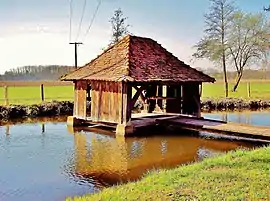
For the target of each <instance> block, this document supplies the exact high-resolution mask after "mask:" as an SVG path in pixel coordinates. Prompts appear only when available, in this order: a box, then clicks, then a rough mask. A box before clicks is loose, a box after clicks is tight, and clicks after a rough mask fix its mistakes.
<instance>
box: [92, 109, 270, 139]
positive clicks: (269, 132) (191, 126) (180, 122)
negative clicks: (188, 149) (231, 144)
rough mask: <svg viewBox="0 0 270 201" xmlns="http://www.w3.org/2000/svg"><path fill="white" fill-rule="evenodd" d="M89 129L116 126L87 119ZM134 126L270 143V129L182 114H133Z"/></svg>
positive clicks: (132, 122)
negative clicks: (171, 129) (224, 135)
mask: <svg viewBox="0 0 270 201" xmlns="http://www.w3.org/2000/svg"><path fill="white" fill-rule="evenodd" d="M87 123H89V125H90V126H89V127H99V126H100V127H107V128H110V129H115V128H116V126H117V125H116V124H112V123H110V122H107V123H105V122H102V123H98V122H91V119H90V118H88V119H87ZM131 124H132V126H133V127H134V128H135V130H136V129H138V128H143V127H148V126H155V125H165V126H175V127H179V128H181V129H186V130H196V131H208V132H209V131H210V132H214V133H222V134H226V135H231V136H241V137H245V138H255V139H263V140H269V141H270V127H262V126H252V125H247V124H237V123H231V122H224V121H218V120H213V119H205V118H197V117H193V116H188V115H182V114H170V113H138V114H132V121H131Z"/></svg>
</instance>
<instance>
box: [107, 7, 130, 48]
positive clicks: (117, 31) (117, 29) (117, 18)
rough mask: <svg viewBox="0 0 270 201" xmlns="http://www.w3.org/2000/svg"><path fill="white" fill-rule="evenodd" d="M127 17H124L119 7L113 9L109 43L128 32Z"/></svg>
mask: <svg viewBox="0 0 270 201" xmlns="http://www.w3.org/2000/svg"><path fill="white" fill-rule="evenodd" d="M126 20H127V17H124V14H123V11H122V10H121V8H119V9H117V10H116V11H114V15H113V17H112V18H111V19H110V23H111V26H112V39H111V45H112V44H115V43H117V42H118V41H119V40H120V39H122V38H123V37H124V36H125V35H127V34H128V33H129V31H128V27H129V26H130V25H128V24H126Z"/></svg>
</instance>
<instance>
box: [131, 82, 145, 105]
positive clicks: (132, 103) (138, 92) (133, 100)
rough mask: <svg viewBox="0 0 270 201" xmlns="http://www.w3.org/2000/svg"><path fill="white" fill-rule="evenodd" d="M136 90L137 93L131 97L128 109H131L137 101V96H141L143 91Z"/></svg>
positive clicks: (140, 89) (141, 89)
mask: <svg viewBox="0 0 270 201" xmlns="http://www.w3.org/2000/svg"><path fill="white" fill-rule="evenodd" d="M135 89H136V90H137V92H136V93H135V95H134V96H133V98H132V100H131V102H130V107H131V108H133V107H134V105H135V103H136V101H137V100H138V98H139V96H140V95H142V92H143V90H144V89H145V88H144V87H140V88H138V87H137V88H135Z"/></svg>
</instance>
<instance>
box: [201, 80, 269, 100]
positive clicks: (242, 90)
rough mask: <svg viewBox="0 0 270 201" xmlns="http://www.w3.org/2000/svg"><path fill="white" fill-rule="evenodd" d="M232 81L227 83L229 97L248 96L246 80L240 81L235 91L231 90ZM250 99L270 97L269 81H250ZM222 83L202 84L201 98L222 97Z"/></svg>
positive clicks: (244, 97) (245, 97)
mask: <svg viewBox="0 0 270 201" xmlns="http://www.w3.org/2000/svg"><path fill="white" fill-rule="evenodd" d="M232 88H233V83H229V97H232V98H243V99H247V98H248V90H247V82H242V83H240V85H239V87H238V89H237V92H232V90H231V89H232ZM250 92H251V93H250V98H251V99H258V98H259V99H270V82H260V81H252V82H250ZM224 95H225V93H224V85H223V83H222V82H216V83H214V84H212V83H205V84H203V91H202V97H203V98H222V97H225V96H224Z"/></svg>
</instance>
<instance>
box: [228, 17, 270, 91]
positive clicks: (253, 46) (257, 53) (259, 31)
mask: <svg viewBox="0 0 270 201" xmlns="http://www.w3.org/2000/svg"><path fill="white" fill-rule="evenodd" d="M232 24H233V26H232V27H231V34H230V38H229V43H228V47H229V50H230V56H231V60H232V62H233V64H234V67H235V69H236V72H237V77H236V83H235V85H234V87H233V91H236V89H237V87H238V85H239V83H240V80H241V78H242V76H243V70H244V68H245V67H246V66H249V65H251V64H253V63H255V62H256V63H259V62H262V61H263V59H264V58H265V56H266V55H267V53H268V51H269V49H268V44H269V37H268V35H269V33H270V23H269V21H268V20H267V19H266V18H265V17H264V16H263V15H262V14H249V13H247V14H245V13H243V12H237V13H235V14H234V17H233V20H232Z"/></svg>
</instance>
